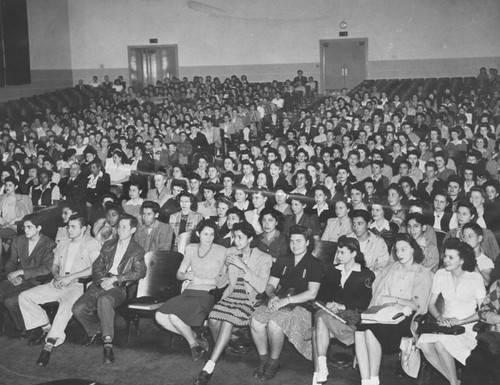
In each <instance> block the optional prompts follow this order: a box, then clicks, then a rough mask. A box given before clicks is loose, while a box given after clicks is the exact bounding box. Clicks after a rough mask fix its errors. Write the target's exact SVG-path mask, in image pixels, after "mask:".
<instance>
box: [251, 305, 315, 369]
mask: <svg viewBox="0 0 500 385" xmlns="http://www.w3.org/2000/svg"><path fill="white" fill-rule="evenodd" d="M252 318H253V319H254V320H255V321H257V322H260V323H261V324H264V325H267V324H268V323H269V321H273V322H274V323H276V324H277V325H278V326H279V327H280V328H281V330H283V333H285V335H286V336H287V338H288V341H290V343H291V344H292V345H293V346H295V348H296V349H297V350H298V351H299V353H300V354H302V355H303V356H304V357H305V358H307V359H308V360H312V343H311V340H310V339H308V340H307V341H306V340H305V338H306V337H307V334H308V333H310V329H311V327H312V316H311V313H310V312H309V311H308V310H306V309H304V308H303V307H302V306H295V307H294V308H293V309H287V308H283V309H279V310H276V311H271V310H269V308H268V307H267V306H260V307H258V308H257V310H255V313H253V315H252Z"/></svg>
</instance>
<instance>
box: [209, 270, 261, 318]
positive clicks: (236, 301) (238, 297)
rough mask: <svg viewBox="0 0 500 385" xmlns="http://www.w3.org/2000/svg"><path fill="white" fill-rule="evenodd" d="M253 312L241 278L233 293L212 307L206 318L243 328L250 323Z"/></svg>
mask: <svg viewBox="0 0 500 385" xmlns="http://www.w3.org/2000/svg"><path fill="white" fill-rule="evenodd" d="M254 310H255V309H254V307H253V306H252V304H251V302H250V299H249V298H248V295H247V292H246V289H245V280H244V279H243V277H238V280H237V281H236V285H235V287H234V291H233V292H232V293H231V294H230V295H229V296H228V297H227V298H224V299H222V300H220V301H219V302H218V303H217V304H216V305H215V306H214V308H213V309H212V311H211V312H210V315H209V316H208V318H210V319H215V320H218V321H226V322H229V323H230V324H232V325H234V326H236V327H244V326H248V324H249V323H250V316H251V315H252V313H253V312H254Z"/></svg>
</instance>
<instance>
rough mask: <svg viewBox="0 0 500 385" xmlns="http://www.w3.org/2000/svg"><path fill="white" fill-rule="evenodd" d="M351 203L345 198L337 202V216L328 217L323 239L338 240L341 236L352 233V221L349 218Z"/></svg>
mask: <svg viewBox="0 0 500 385" xmlns="http://www.w3.org/2000/svg"><path fill="white" fill-rule="evenodd" d="M351 208H352V207H351V205H350V204H349V203H347V202H346V201H344V200H340V201H337V202H335V215H336V218H330V219H328V222H327V223H326V228H325V231H324V232H323V235H322V236H321V240H322V241H328V242H337V240H338V239H339V237H341V236H342V235H347V234H350V233H352V221H351V218H349V211H351Z"/></svg>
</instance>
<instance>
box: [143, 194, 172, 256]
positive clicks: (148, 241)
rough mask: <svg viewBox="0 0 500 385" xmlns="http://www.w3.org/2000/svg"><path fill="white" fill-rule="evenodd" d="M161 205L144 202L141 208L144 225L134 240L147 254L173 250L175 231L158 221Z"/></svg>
mask: <svg viewBox="0 0 500 385" xmlns="http://www.w3.org/2000/svg"><path fill="white" fill-rule="evenodd" d="M159 215H160V205H159V204H158V203H157V202H153V201H144V203H143V204H142V207H141V217H142V225H139V227H138V228H137V231H136V232H135V235H134V239H135V240H136V242H137V243H139V245H141V247H142V248H143V249H144V251H145V252H146V253H147V252H148V251H153V252H156V251H158V250H165V251H168V250H171V249H172V239H173V236H174V230H173V229H172V227H171V226H170V225H169V224H168V223H162V222H160V221H159V220H158V216H159Z"/></svg>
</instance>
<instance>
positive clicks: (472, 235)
mask: <svg viewBox="0 0 500 385" xmlns="http://www.w3.org/2000/svg"><path fill="white" fill-rule="evenodd" d="M462 234H463V238H464V242H465V243H467V244H468V245H469V246H470V247H472V249H473V250H474V256H475V257H476V269H475V271H476V272H477V273H479V274H481V277H482V278H483V282H484V286H485V287H489V286H490V281H491V273H492V272H493V269H494V267H495V264H494V263H493V261H492V260H491V258H489V257H488V256H487V255H486V254H484V253H483V250H482V249H481V242H482V241H483V229H482V228H481V226H479V225H478V224H477V223H470V222H469V223H466V224H465V225H464V227H462Z"/></svg>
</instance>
